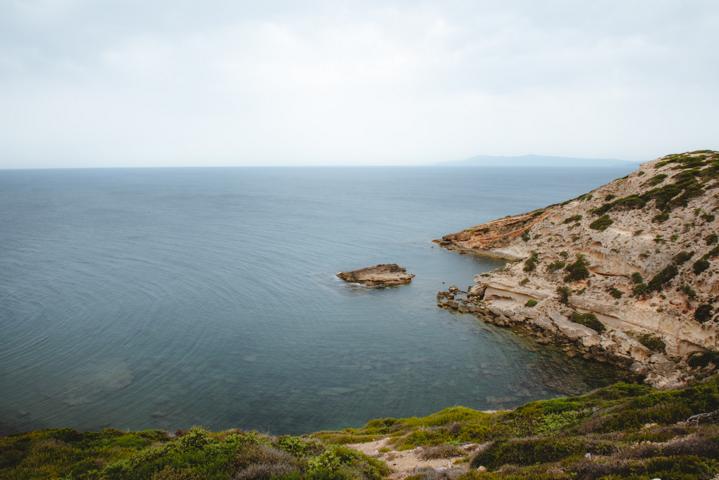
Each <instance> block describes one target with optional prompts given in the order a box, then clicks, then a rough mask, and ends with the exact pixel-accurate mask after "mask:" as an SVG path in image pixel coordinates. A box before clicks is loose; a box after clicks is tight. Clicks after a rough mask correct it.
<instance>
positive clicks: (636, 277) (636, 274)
mask: <svg viewBox="0 0 719 480" xmlns="http://www.w3.org/2000/svg"><path fill="white" fill-rule="evenodd" d="M632 283H634V284H638V283H644V278H642V274H641V273H639V272H634V273H632Z"/></svg>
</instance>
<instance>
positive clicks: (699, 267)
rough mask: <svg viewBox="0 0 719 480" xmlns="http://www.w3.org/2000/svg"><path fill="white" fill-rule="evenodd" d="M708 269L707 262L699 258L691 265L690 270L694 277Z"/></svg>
mask: <svg viewBox="0 0 719 480" xmlns="http://www.w3.org/2000/svg"><path fill="white" fill-rule="evenodd" d="M707 268H709V261H707V259H705V258H700V259H699V260H697V261H696V262H694V265H692V270H693V271H694V274H695V275H699V274H701V273H702V272H703V271H704V270H706V269H707Z"/></svg>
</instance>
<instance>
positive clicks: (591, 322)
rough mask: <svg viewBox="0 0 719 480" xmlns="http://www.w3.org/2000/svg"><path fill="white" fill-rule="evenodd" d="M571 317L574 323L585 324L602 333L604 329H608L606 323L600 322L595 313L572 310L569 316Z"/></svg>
mask: <svg viewBox="0 0 719 480" xmlns="http://www.w3.org/2000/svg"><path fill="white" fill-rule="evenodd" d="M569 319H570V320H571V321H573V322H574V323H578V324H580V325H584V326H585V327H588V328H591V329H592V330H594V331H596V332H598V333H602V332H603V331H604V330H606V327H605V326H604V324H603V323H602V322H600V321H599V319H598V318H597V316H596V315H594V314H593V313H580V312H572V315H571V316H570V317H569Z"/></svg>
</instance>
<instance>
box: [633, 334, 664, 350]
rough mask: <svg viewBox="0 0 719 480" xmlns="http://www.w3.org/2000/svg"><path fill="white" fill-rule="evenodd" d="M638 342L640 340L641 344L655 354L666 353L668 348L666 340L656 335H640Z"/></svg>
mask: <svg viewBox="0 0 719 480" xmlns="http://www.w3.org/2000/svg"><path fill="white" fill-rule="evenodd" d="M637 340H639V343H641V344H642V345H644V346H645V347H647V348H648V349H649V350H652V351H654V352H660V353H664V352H665V351H666V348H667V345H666V343H664V340H662V339H661V338H659V337H657V336H656V335H652V334H651V333H643V334H641V335H639V337H638V338H637Z"/></svg>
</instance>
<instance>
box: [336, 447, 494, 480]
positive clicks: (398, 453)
mask: <svg viewBox="0 0 719 480" xmlns="http://www.w3.org/2000/svg"><path fill="white" fill-rule="evenodd" d="M388 442H389V438H382V439H380V440H375V441H374V442H366V443H354V444H349V445H347V446H348V447H349V448H352V449H354V450H357V451H359V452H362V453H364V454H365V455H368V456H370V457H374V458H377V459H379V460H382V461H383V462H385V463H386V464H387V466H388V467H390V469H392V474H391V475H390V477H389V478H392V479H395V480H399V479H403V478H407V477H409V476H411V475H414V474H416V473H419V472H421V471H422V470H425V469H430V468H431V469H432V470H435V471H437V472H447V471H452V472H453V473H457V474H459V473H464V472H466V471H467V470H468V468H469V464H468V462H467V456H468V455H470V454H472V453H474V452H475V451H476V450H477V449H478V448H480V445H479V444H476V443H468V444H465V445H462V447H461V448H462V450H464V452H465V454H463V455H459V456H456V457H449V458H436V459H429V460H425V459H424V458H422V456H421V453H422V447H417V448H414V449H412V450H395V449H393V448H392V447H391V446H390V445H389V443H388Z"/></svg>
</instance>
